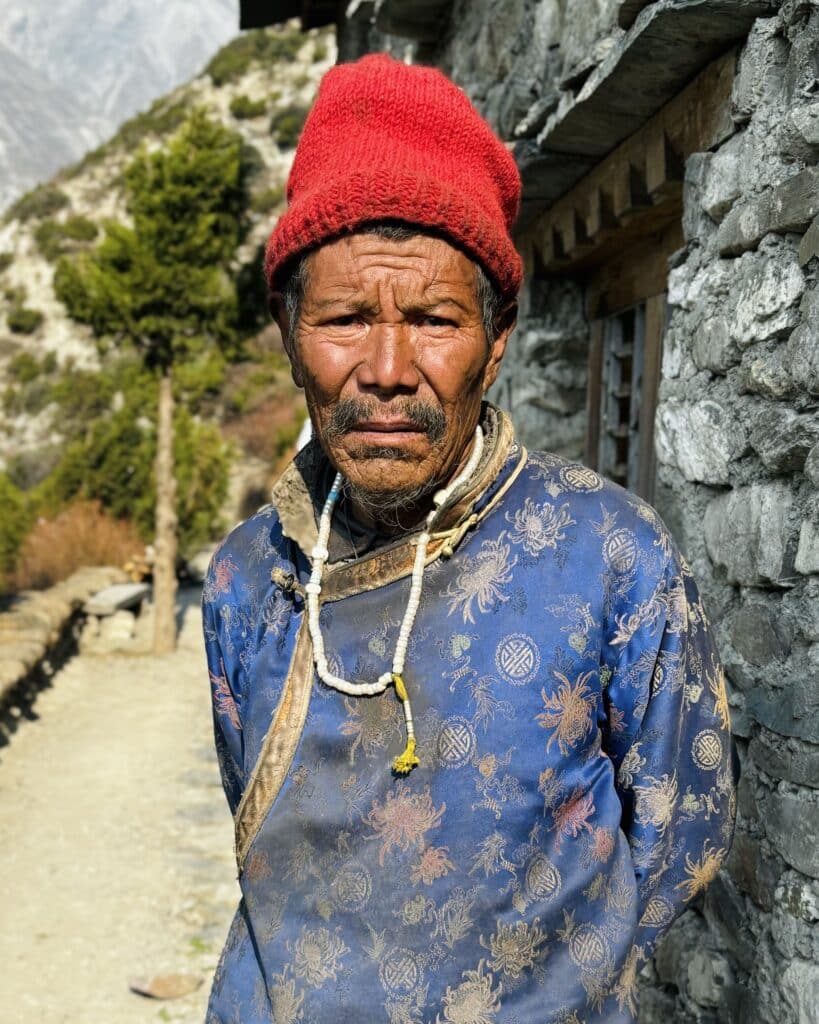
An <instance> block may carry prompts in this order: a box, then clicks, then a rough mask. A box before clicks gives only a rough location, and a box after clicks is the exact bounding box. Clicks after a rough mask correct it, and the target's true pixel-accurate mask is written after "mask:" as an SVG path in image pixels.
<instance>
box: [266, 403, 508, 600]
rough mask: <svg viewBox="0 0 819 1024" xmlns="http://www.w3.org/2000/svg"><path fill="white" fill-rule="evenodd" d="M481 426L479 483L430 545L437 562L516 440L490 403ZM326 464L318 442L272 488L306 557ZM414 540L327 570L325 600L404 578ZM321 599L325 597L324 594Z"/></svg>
mask: <svg viewBox="0 0 819 1024" xmlns="http://www.w3.org/2000/svg"><path fill="white" fill-rule="evenodd" d="M481 425H482V426H483V428H484V434H485V442H484V455H483V457H482V459H481V462H480V465H479V467H478V471H477V473H476V475H475V478H474V482H473V484H472V486H471V487H470V488H469V490H468V491H467V492H466V493H464V494H463V495H462V496H461V497H460V498H459V499H458V500H457V501H456V502H455V503H454V504H453V505H452V507H451V508H450V509H448V510H447V511H446V512H445V513H444V515H443V518H442V519H441V522H440V525H439V527H438V529H437V530H436V532H435V534H434V535H433V539H432V542H431V543H430V547H429V556H430V560H431V559H432V558H435V557H437V555H438V554H439V553H441V550H442V548H444V549H445V545H446V544H447V542H449V544H450V546H451V547H455V546H456V545H457V543H458V542H460V540H461V538H462V536H463V535H464V533H465V532H466V529H468V527H469V526H471V525H473V524H472V523H471V522H470V516H471V512H472V508H473V506H474V505H475V502H476V501H477V500H478V499H479V498H480V496H481V494H483V492H484V491H485V490H486V489H487V488H488V487H489V486H490V485H491V484H492V483H493V481H494V480H495V479H496V477H497V475H498V473H499V472H500V470H501V467H502V466H503V464H504V463H505V462H506V459H507V457H508V455H509V450H510V448H511V446H512V443H513V441H514V430H513V428H512V423H511V420H510V419H509V417H508V416H507V415H506V413H504V412H503V411H502V410H501V409H498V408H497V407H496V406H494V405H491V404H490V403H488V402H487V403H485V405H484V415H483V417H482V421H481ZM325 460H326V456H325V455H324V453H323V451H322V450H321V448H320V447H319V445H318V444H317V443H315V442H313V443H311V444H310V445H308V446H307V448H305V449H303V450H302V451H301V452H299V454H298V455H297V456H296V458H295V459H294V460H293V462H291V463H290V465H289V466H288V467H287V469H286V470H285V471H284V473H283V474H282V476H281V477H280V478H279V480H278V481H277V483H276V484H275V486H274V487H273V492H272V495H271V499H272V503H273V505H274V507H275V509H276V511H277V512H278V515H279V521H280V522H281V526H282V532H283V533H284V536H285V537H288V538H289V539H290V540H292V541H294V542H295V543H296V544H297V545H298V546H299V547H300V548H301V550H302V551H303V552H304V553H305V554H309V552H310V551H311V550H312V548H313V546H314V544H315V543H316V538H317V528H316V519H315V513H314V503H313V499H312V496H311V493H310V487H311V485H312V482H313V481H314V480H317V479H321V478H322V477H323V476H324V474H323V473H322V472H321V469H322V463H323V462H324V461H325ZM459 527H461V528H462V529H459ZM412 536H414V535H413V534H408V535H407V536H406V538H403V537H398V538H396V541H395V543H393V544H389V545H387V546H386V547H383V548H379V549H377V550H376V551H373V552H370V553H369V554H367V555H364V556H363V557H362V558H360V559H356V560H354V561H352V562H344V563H336V564H335V565H328V567H327V573H326V575H325V584H329V582H330V580H331V579H333V578H336V579H334V584H333V586H332V587H330V586H327V587H326V588H325V590H326V598H327V599H333V598H336V599H337V598H338V597H341V596H343V595H342V593H341V592H339V591H343V592H345V593H346V592H347V591H348V587H351V588H352V592H354V591H355V590H362V589H371V586H370V585H371V584H374V585H376V586H380V585H383V584H384V583H386V582H388V579H387V578H386V577H389V578H397V577H398V576H401V575H404V569H405V567H406V566H407V565H409V571H411V564H412V559H413V557H414V548H413V545H412V543H411V538H412ZM385 574H386V576H385ZM347 577H349V580H347ZM365 579H366V584H365ZM376 580H377V582H376ZM345 581H346V585H345ZM322 597H323V598H324V597H325V594H323V595H322Z"/></svg>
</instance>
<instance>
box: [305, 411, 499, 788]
mask: <svg viewBox="0 0 819 1024" xmlns="http://www.w3.org/2000/svg"><path fill="white" fill-rule="evenodd" d="M482 454H483V431H482V430H481V428H480V426H477V427H476V428H475V443H474V444H473V446H472V453H471V454H470V456H469V459H468V460H467V463H466V465H465V466H464V468H463V470H462V471H461V472H460V473H459V474H458V476H457V477H455V479H454V480H453V481H452V483H451V484H449V486H448V487H445V488H443V489H442V490H440V491H436V492H435V495H434V496H433V498H432V506H433V507H432V511H431V512H430V513H429V515H428V516H427V518H426V522H425V524H424V529H423V531H422V533H421V535H420V536H419V537H418V540H417V541H416V545H417V546H416V550H415V562H414V564H413V568H412V583H411V586H410V595H409V600H408V601H407V607H406V610H405V612H404V618H403V621H402V622H401V629H400V630H399V632H398V639H397V640H396V642H395V652H394V654H393V659H392V668H391V669H390V670H389V671H388V672H382V673H381V675H380V676H379V677H378V679H376V681H375V682H374V683H351V682H349V681H348V680H347V679H342V678H341V676H337V675H334V674H333V673H332V672H331V671H330V667H329V664H328V662H327V654H326V652H325V650H324V637H323V636H322V635H321V624H320V622H319V613H320V610H321V609H320V605H319V595H320V594H321V579H322V576H323V575H324V566H325V564H326V562H327V559H328V558H329V557H330V553H329V549H328V543H329V540H330V524H331V521H332V518H333V510H334V508H335V506H336V502H337V501H338V499H339V496H340V494H341V487H342V484H343V482H344V477H343V476H342V475H341V473H337V474H336V476H335V479H334V480H333V485H332V487H331V488H330V493H329V494H328V495H327V500H326V501H325V503H324V508H323V509H322V513H321V518H320V520H319V529H318V538H317V540H316V544H315V546H314V548H313V550H312V552H311V555H310V558H311V561H312V565H313V571H312V572H311V574H310V581H309V583H307V584H305V587H304V590H305V593H306V594H307V624H308V628H309V630H310V638H311V639H312V641H313V660H314V661H315V665H316V671H317V672H318V675H319V678H320V679H321V681H322V682H323V683H325V684H326V685H327V686H331V687H332V688H333V689H334V690H339V691H340V692H341V693H347V694H349V695H350V696H353V697H372V696H375V695H376V694H379V693H383V692H384V691H385V690H386V689H387V687H388V686H389V685H390V684H391V683H392V684H393V685H394V686H395V693H396V696H397V697H398V699H399V700H400V701H401V704H402V706H403V709H404V721H405V722H406V728H407V745H406V748H405V750H404V752H403V753H402V754H400V755H399V756H398V757H396V758H395V760H394V761H393V769H394V770H395V771H396V772H397V773H398V774H399V775H406V774H407V773H408V772H411V771H412V769H413V768H414V767H415V766H416V765H417V764H418V763H419V762H418V758H417V757H416V755H415V745H416V743H415V728H414V726H413V723H412V707H411V706H410V699H409V694H408V693H407V688H406V686H405V684H404V680H403V678H402V673H403V671H404V663H405V661H406V658H407V648H408V645H409V638H410V633H411V632H412V627H413V625H414V623H415V616H416V613H417V612H418V606H419V604H420V603H421V590H422V589H423V586H424V568H425V562H426V554H427V545H428V544H429V541H430V537H431V536H432V532H433V530H432V528H433V526H434V525H435V521H436V519H437V518H438V516H439V515H440V514H441V512H442V511H443V509H444V508H445V507H446V505H447V503H448V502H449V500H450V498H451V497H452V495H453V494H454V493H455V492H456V491H457V490H458V489H459V488H460V487H461V486H462V485H464V484H465V483H467V481H469V480H470V479H471V477H472V476H473V474H474V473H475V470H476V469H477V468H478V464H479V462H480V460H481V455H482Z"/></svg>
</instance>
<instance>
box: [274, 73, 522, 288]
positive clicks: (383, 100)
mask: <svg viewBox="0 0 819 1024" xmlns="http://www.w3.org/2000/svg"><path fill="white" fill-rule="evenodd" d="M520 191H521V186H520V175H519V174H518V169H517V166H516V164H515V161H514V159H513V158H512V156H511V154H510V153H509V152H508V151H507V149H506V147H505V146H504V145H503V143H502V142H501V141H500V140H499V139H498V138H497V137H496V136H495V135H494V133H493V132H492V130H491V129H490V128H489V126H488V125H487V124H486V122H485V121H484V120H483V119H482V118H481V116H480V115H479V114H478V112H477V111H476V110H475V108H474V107H473V106H472V104H471V103H470V101H469V100H468V99H467V97H466V96H465V95H464V93H463V92H461V90H460V89H459V88H458V87H457V86H456V85H454V84H453V83H452V82H451V81H450V80H449V79H448V78H446V77H445V76H444V75H443V74H442V73H441V72H440V71H437V70H435V69H433V68H428V67H420V66H413V65H407V64H402V63H401V62H400V61H397V60H394V59H393V58H392V57H388V56H387V55H385V54H374V55H370V56H367V57H363V58H361V60H358V61H355V62H354V63H350V64H340V65H338V66H336V67H334V68H331V69H330V71H328V72H327V74H326V75H325V76H324V78H323V80H322V82H321V86H320V88H319V92H318V97H317V99H316V102H315V104H314V106H313V109H312V110H311V111H310V114H309V115H308V117H307V121H306V123H305V125H304V130H303V132H302V136H301V140H300V141H299V145H298V148H297V150H296V155H295V159H294V161H293V168H292V170H291V172H290V177H289V179H288V182H287V201H288V209H287V211H286V212H285V213H284V214H283V215H282V217H281V218H280V219H279V221H278V223H277V224H276V227H275V228H274V230H273V233H272V234H271V236H270V240H269V241H268V243H267V250H266V253H265V275H266V277H267V281H268V285H269V286H270V287H271V289H272V288H274V287H276V286H278V285H279V284H280V282H279V281H277V279H276V278H277V275H278V274H279V272H280V271H281V269H282V267H284V266H285V264H287V263H288V262H289V261H290V260H291V259H292V258H293V257H294V256H296V255H297V254H298V253H299V252H301V251H302V250H305V249H308V248H312V247H314V246H317V245H320V244H321V243H323V242H326V241H329V240H330V239H331V238H333V237H336V236H338V235H340V234H344V233H345V232H349V231H352V230H353V229H355V228H356V227H358V226H360V225H361V224H364V223H366V222H368V221H374V220H385V219H392V220H395V219H398V220H402V221H407V222H409V223H412V224H417V225H419V226H421V227H429V228H434V229H436V230H438V231H441V232H442V233H443V234H444V235H446V236H447V237H448V238H451V239H452V240H453V242H454V243H455V244H456V245H458V246H460V247H461V248H463V249H464V250H466V251H467V253H468V254H470V255H471V256H473V257H475V258H476V259H477V260H478V262H479V263H480V264H481V265H482V266H483V267H484V269H485V270H486V272H487V273H488V274H489V275H490V276H491V277H492V278H493V279H494V281H495V282H496V284H497V285H498V286H499V287H500V290H501V292H502V293H503V296H504V297H505V298H512V297H514V296H515V295H516V294H517V291H518V289H519V288H520V283H521V278H522V266H521V260H520V256H519V255H518V253H517V252H516V251H515V247H514V245H513V244H512V240H511V238H510V237H509V231H510V229H511V227H512V225H513V223H514V221H515V217H516V216H517V213H518V207H519V204H520Z"/></svg>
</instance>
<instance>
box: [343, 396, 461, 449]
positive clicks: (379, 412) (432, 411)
mask: <svg viewBox="0 0 819 1024" xmlns="http://www.w3.org/2000/svg"><path fill="white" fill-rule="evenodd" d="M386 410H388V411H389V413H390V415H392V416H394V417H395V418H396V419H402V420H407V421H408V422H410V423H411V424H412V425H413V427H415V429H416V430H418V431H421V432H423V433H424V434H426V435H427V437H428V438H429V440H430V441H431V442H432V443H433V444H434V443H435V442H437V441H440V440H441V439H442V438H443V436H444V434H445V433H446V416H445V415H444V413H443V410H442V409H439V408H437V407H436V406H434V405H429V404H427V403H426V402H422V401H420V400H418V399H417V398H408V399H400V400H397V401H395V402H391V403H390V405H389V406H386V407H385V406H384V404H383V403H381V402H378V401H377V400H376V399H370V400H368V399H366V398H342V399H341V400H340V401H339V403H338V405H336V407H335V408H334V409H333V411H332V412H331V413H330V417H329V419H328V421H327V424H326V426H325V429H324V436H325V440H327V441H336V440H338V439H339V438H341V437H343V435H344V434H348V433H349V432H350V431H351V430H352V429H353V428H354V427H356V426H357V425H358V424H359V423H363V422H365V421H367V420H371V419H377V418H378V417H379V416H383V414H384V412H385V411H386Z"/></svg>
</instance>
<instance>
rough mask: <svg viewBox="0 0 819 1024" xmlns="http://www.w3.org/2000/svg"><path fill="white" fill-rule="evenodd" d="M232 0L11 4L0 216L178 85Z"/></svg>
mask: <svg viewBox="0 0 819 1024" xmlns="http://www.w3.org/2000/svg"><path fill="white" fill-rule="evenodd" d="M237 28H238V11H237V5H236V3H235V0H174V2H173V3H168V2H167V0H62V2H61V3H58V4H55V3H53V2H52V0H27V2H26V3H20V2H18V0H10V2H7V3H6V4H4V12H3V18H2V19H0V210H1V209H2V208H3V207H4V206H6V205H8V203H9V202H10V201H11V199H13V198H14V197H15V196H16V195H19V194H20V193H21V192H23V191H24V190H25V189H26V188H29V187H31V186H32V185H33V184H35V183H36V182H38V181H43V180H44V179H46V178H48V177H50V176H51V175H52V174H53V173H54V172H55V171H57V170H58V169H59V168H60V167H61V166H63V165H64V164H65V163H67V162H70V161H71V160H73V159H76V157H78V156H79V155H80V154H81V153H82V152H84V151H85V150H86V149H87V148H88V147H89V146H91V145H93V144H95V143H98V142H101V141H102V140H103V139H104V138H105V137H106V136H108V135H110V134H111V133H112V132H113V131H114V129H115V128H116V127H117V126H118V125H119V124H121V122H122V121H123V120H125V119H126V118H128V117H131V116H132V115H133V114H135V113H136V112H137V111H139V110H143V109H144V108H145V107H147V106H148V105H149V104H150V103H151V101H152V100H154V99H155V98H156V97H157V96H160V95H162V94H163V93H166V92H168V91H169V90H170V89H172V88H174V87H175V86H177V85H178V84H179V83H181V82H184V81H185V80H186V79H188V78H189V77H190V76H191V75H192V74H194V73H195V72H196V71H198V70H199V69H200V68H201V67H202V65H203V64H204V63H205V61H206V60H207V58H208V57H209V56H210V55H211V54H212V53H213V52H214V51H215V50H216V49H218V48H219V47H220V46H221V45H222V44H224V43H225V42H227V40H229V39H230V38H231V37H233V36H235V35H236V32H237Z"/></svg>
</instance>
